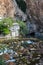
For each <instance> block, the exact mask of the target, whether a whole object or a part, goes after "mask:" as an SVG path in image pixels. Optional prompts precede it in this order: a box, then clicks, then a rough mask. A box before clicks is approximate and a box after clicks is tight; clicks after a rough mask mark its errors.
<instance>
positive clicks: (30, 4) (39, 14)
mask: <svg viewBox="0 0 43 65" xmlns="http://www.w3.org/2000/svg"><path fill="white" fill-rule="evenodd" d="M26 4H27V16H28V18H29V19H30V21H31V22H32V23H34V24H35V25H36V28H37V30H38V31H41V30H43V0H26Z"/></svg>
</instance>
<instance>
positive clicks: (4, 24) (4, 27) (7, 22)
mask: <svg viewBox="0 0 43 65" xmlns="http://www.w3.org/2000/svg"><path fill="white" fill-rule="evenodd" d="M13 22H14V21H13V19H12V18H10V17H8V18H5V19H3V20H2V21H0V34H3V35H7V34H9V33H10V30H9V28H10V27H11V26H12V24H13Z"/></svg>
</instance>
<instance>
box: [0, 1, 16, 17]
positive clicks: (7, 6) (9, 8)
mask: <svg viewBox="0 0 43 65" xmlns="http://www.w3.org/2000/svg"><path fill="white" fill-rule="evenodd" d="M14 11H15V8H14V5H13V1H12V0H0V17H7V16H9V17H13V16H14Z"/></svg>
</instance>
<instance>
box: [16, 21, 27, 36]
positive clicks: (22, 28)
mask: <svg viewBox="0 0 43 65" xmlns="http://www.w3.org/2000/svg"><path fill="white" fill-rule="evenodd" d="M17 23H18V24H19V26H20V34H21V35H22V36H26V34H28V29H27V26H26V24H25V23H24V22H23V21H17Z"/></svg>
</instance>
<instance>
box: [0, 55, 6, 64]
mask: <svg viewBox="0 0 43 65" xmlns="http://www.w3.org/2000/svg"><path fill="white" fill-rule="evenodd" d="M0 65H6V64H5V61H4V59H3V56H0Z"/></svg>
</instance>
